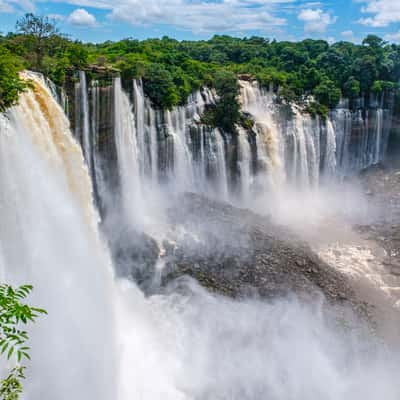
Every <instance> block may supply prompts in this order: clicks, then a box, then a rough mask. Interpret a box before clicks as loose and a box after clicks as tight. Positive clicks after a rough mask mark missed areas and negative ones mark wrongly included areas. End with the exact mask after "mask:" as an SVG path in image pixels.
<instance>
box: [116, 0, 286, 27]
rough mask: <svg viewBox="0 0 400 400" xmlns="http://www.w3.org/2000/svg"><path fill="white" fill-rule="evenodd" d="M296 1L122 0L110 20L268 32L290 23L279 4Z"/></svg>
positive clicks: (135, 23)
mask: <svg viewBox="0 0 400 400" xmlns="http://www.w3.org/2000/svg"><path fill="white" fill-rule="evenodd" d="M291 2H292V0H272V1H268V2H266V1H265V0H222V1H219V2H211V1H207V0H197V1H193V0H147V1H146V3H144V2H143V1H141V0H119V1H117V2H116V3H115V6H114V7H113V9H112V12H111V14H110V17H111V18H112V19H116V20H124V21H127V22H129V23H131V24H132V25H137V26H140V25H154V24H164V25H173V26H175V27H178V28H181V29H185V30H191V31H193V32H215V31H219V32H221V31H249V30H260V31H268V30H271V29H272V28H274V27H276V26H281V25H285V24H286V20H285V19H284V18H281V17H278V16H276V15H275V13H274V11H275V9H276V6H277V5H278V4H282V3H291Z"/></svg>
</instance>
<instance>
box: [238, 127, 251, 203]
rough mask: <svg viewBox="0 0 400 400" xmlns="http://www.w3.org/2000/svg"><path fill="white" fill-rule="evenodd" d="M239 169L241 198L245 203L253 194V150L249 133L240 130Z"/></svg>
mask: <svg viewBox="0 0 400 400" xmlns="http://www.w3.org/2000/svg"><path fill="white" fill-rule="evenodd" d="M238 131H239V134H238V167H239V181H240V189H241V196H242V199H243V200H244V201H248V200H249V199H250V192H251V185H252V180H251V149H250V143H249V140H248V138H247V131H245V130H244V129H242V128H238Z"/></svg>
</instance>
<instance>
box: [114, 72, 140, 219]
mask: <svg viewBox="0 0 400 400" xmlns="http://www.w3.org/2000/svg"><path fill="white" fill-rule="evenodd" d="M114 110H115V112H114V118H115V121H114V135H115V143H116V149H117V157H118V167H119V174H120V181H121V202H122V207H123V210H124V213H125V216H126V217H127V218H128V219H129V222H130V223H131V224H132V225H134V224H135V223H137V222H138V218H139V216H140V215H141V214H142V209H141V204H142V195H141V193H142V191H141V189H142V185H141V179H140V171H139V154H138V146H137V139H136V123H135V116H134V114H133V110H132V107H131V104H130V102H129V98H128V96H127V94H126V93H124V91H123V89H122V86H121V79H120V78H115V80H114Z"/></svg>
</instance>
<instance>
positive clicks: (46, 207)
mask: <svg viewBox="0 0 400 400" xmlns="http://www.w3.org/2000/svg"><path fill="white" fill-rule="evenodd" d="M27 77H29V78H31V79H32V80H33V84H34V90H31V91H28V92H26V93H24V94H23V95H22V96H21V101H20V105H19V106H17V107H15V108H13V109H12V110H10V111H9V112H8V113H7V115H6V116H4V115H2V116H0V187H1V191H0V218H1V221H2V223H1V225H0V266H1V268H2V271H1V274H2V277H3V278H4V279H5V280H6V281H7V282H10V283H13V284H21V283H32V284H33V285H34V287H35V289H34V296H33V298H32V303H33V304H35V305H38V306H41V307H44V308H46V309H47V310H48V312H49V315H48V316H45V317H42V318H40V320H39V321H38V323H37V325H36V326H35V327H34V329H32V331H31V346H32V362H31V363H29V369H28V370H27V376H28V379H27V382H26V384H25V397H24V398H26V399H29V400H53V399H62V400H63V399H75V400H87V399H96V400H102V399H104V400H111V399H116V400H160V399H165V400H207V399H210V398H213V399H220V400H228V399H229V400H255V399H261V398H268V399H272V400H298V399H300V398H306V399H308V400H320V399H327V400H330V399H332V400H337V399H352V400H376V399H380V398H382V399H385V400H397V399H398V398H399V396H400V388H399V386H398V384H397V375H398V359H397V358H396V356H395V355H394V354H393V353H390V352H389V351H385V349H384V348H382V347H376V346H375V344H374V342H371V341H370V339H368V337H365V336H364V334H362V333H360V332H358V331H351V330H346V329H344V330H343V329H342V327H341V326H340V324H336V323H335V324H332V323H330V322H329V321H331V320H330V319H329V315H327V314H326V313H325V311H323V309H322V307H321V306H320V304H318V303H316V304H311V305H310V304H309V305H305V304H302V303H301V302H299V301H298V300H296V299H286V300H277V301H275V302H262V301H256V300H243V301H233V300H230V299H226V298H222V297H219V296H216V295H211V294H209V293H207V292H206V291H204V290H202V289H200V288H199V287H198V286H197V285H195V284H194V283H193V282H189V281H187V282H186V283H182V285H184V286H185V288H186V290H184V291H183V292H174V291H168V290H167V291H166V293H164V294H158V295H153V296H149V297H146V296H145V295H144V293H142V291H141V290H140V289H139V288H138V287H137V286H136V284H135V283H133V282H131V283H128V282H125V281H117V282H116V281H114V277H113V274H112V271H111V268H110V257H109V255H108V251H107V248H106V247H105V246H104V245H103V243H102V240H101V237H100V234H99V232H98V229H97V221H98V219H97V215H96V212H95V209H94V207H93V198H92V193H91V192H92V184H91V182H90V176H89V174H88V170H87V167H86V165H85V163H84V157H83V153H82V151H81V149H80V147H79V145H78V144H77V143H76V142H75V140H74V139H73V138H72V134H71V132H70V129H69V124H68V121H67V119H66V117H65V115H64V113H63V111H62V109H61V107H60V106H59V105H58V104H57V102H56V101H55V100H54V99H53V98H52V96H51V93H50V91H49V89H48V88H47V87H46V85H45V83H44V81H43V80H42V79H41V78H40V77H38V76H33V75H29V76H27ZM114 102H115V118H117V115H119V120H118V121H115V122H116V133H115V134H116V145H117V147H118V146H120V149H119V150H118V149H117V152H118V168H119V173H120V177H121V179H122V180H124V181H125V183H124V185H127V187H126V188H125V189H126V190H125V189H124V195H125V196H126V200H125V201H124V207H126V209H127V210H126V211H128V212H129V210H128V208H131V209H135V208H136V207H137V206H138V204H136V199H137V197H136V196H138V193H137V192H136V190H137V187H136V182H138V180H139V181H140V179H139V178H138V175H140V174H139V172H138V171H140V168H139V167H138V164H137V161H134V160H133V159H134V158H135V159H136V160H138V159H140V158H141V156H140V152H139V153H135V152H136V151H138V150H137V147H139V148H141V145H139V143H140V142H139V141H138V142H136V141H135V140H136V139H135V137H134V136H135V134H136V135H138V131H137V129H138V128H137V126H138V125H137V124H136V123H135V118H134V112H132V108H131V105H130V103H129V100H128V97H127V96H126V94H125V93H123V91H122V89H121V87H120V82H118V80H117V81H116V82H115V87H114ZM197 104H198V103H197ZM135 112H137V111H136V110H135ZM173 123H174V122H173V121H172V124H173ZM180 123H182V121H181V122H180ZM175 128H176V125H175ZM144 130H145V131H146V129H144ZM147 133H149V131H147ZM147 133H146V135H147ZM214 133H215V132H214ZM214 133H213V134H211V136H210V135H209V134H207V133H206V132H204V133H203V135H204V137H203V139H204V151H205V152H206V153H208V154H209V156H207V157H210V158H211V159H212V162H213V163H216V164H217V167H216V168H220V167H219V166H218V165H219V164H221V165H222V164H223V163H222V161H221V158H222V157H223V154H224V152H225V150H224V147H225V146H224V141H223V138H222V136H218V135H217V136H214ZM216 133H218V132H216ZM207 135H209V136H207ZM146 143H149V142H146ZM143 146H144V145H143ZM207 148H209V149H210V150H206V149H207ZM207 157H204V159H207ZM204 162H206V161H204ZM207 165H209V161H207ZM225 171H226V170H225ZM225 174H226V172H221V175H220V176H219V178H218V179H221V180H222V179H225ZM134 183H135V187H132V188H131V185H133V184H134ZM224 190H225V189H224ZM115 212H120V210H118V208H117V207H116V210H115ZM124 212H125V211H124ZM132 212H134V211H132ZM129 222H130V223H132V224H136V221H135V220H134V219H132V220H130V221H129ZM184 293H185V294H184Z"/></svg>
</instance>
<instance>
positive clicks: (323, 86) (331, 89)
mask: <svg viewBox="0 0 400 400" xmlns="http://www.w3.org/2000/svg"><path fill="white" fill-rule="evenodd" d="M313 95H314V96H315V98H316V100H318V102H319V103H320V104H322V105H324V106H327V107H329V108H332V107H335V106H336V104H337V103H338V102H339V100H340V96H341V91H340V89H339V88H338V87H337V86H336V85H335V84H334V82H332V81H331V80H330V79H327V78H325V79H323V80H322V81H321V83H320V84H319V85H318V86H317V87H316V88H315V89H314V90H313Z"/></svg>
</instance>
